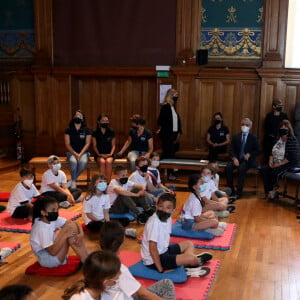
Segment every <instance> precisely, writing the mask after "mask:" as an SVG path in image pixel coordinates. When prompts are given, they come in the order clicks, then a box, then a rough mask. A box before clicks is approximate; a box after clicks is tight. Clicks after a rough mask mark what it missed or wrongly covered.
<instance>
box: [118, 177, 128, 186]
mask: <svg viewBox="0 0 300 300" xmlns="http://www.w3.org/2000/svg"><path fill="white" fill-rule="evenodd" d="M127 181H128V177H122V178H120V183H121V184H126V183H127Z"/></svg>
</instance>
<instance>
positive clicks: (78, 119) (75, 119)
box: [73, 117, 82, 124]
mask: <svg viewBox="0 0 300 300" xmlns="http://www.w3.org/2000/svg"><path fill="white" fill-rule="evenodd" d="M73 121H74V123H75V124H81V122H82V119H81V118H78V117H76V118H73Z"/></svg>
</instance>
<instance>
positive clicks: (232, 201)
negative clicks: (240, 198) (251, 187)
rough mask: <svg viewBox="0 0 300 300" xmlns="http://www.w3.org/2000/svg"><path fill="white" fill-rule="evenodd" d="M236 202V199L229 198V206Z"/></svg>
mask: <svg viewBox="0 0 300 300" xmlns="http://www.w3.org/2000/svg"><path fill="white" fill-rule="evenodd" d="M235 200H236V197H229V198H228V204H232V203H234V202H235Z"/></svg>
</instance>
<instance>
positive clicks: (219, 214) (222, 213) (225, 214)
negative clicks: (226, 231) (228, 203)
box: [215, 210, 230, 218]
mask: <svg viewBox="0 0 300 300" xmlns="http://www.w3.org/2000/svg"><path fill="white" fill-rule="evenodd" d="M215 214H216V216H217V217H219V218H227V217H228V216H229V214H230V212H229V211H228V210H222V211H215Z"/></svg>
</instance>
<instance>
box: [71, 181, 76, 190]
mask: <svg viewBox="0 0 300 300" xmlns="http://www.w3.org/2000/svg"><path fill="white" fill-rule="evenodd" d="M76 188H77V184H76V181H75V180H72V183H71V189H76Z"/></svg>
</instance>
